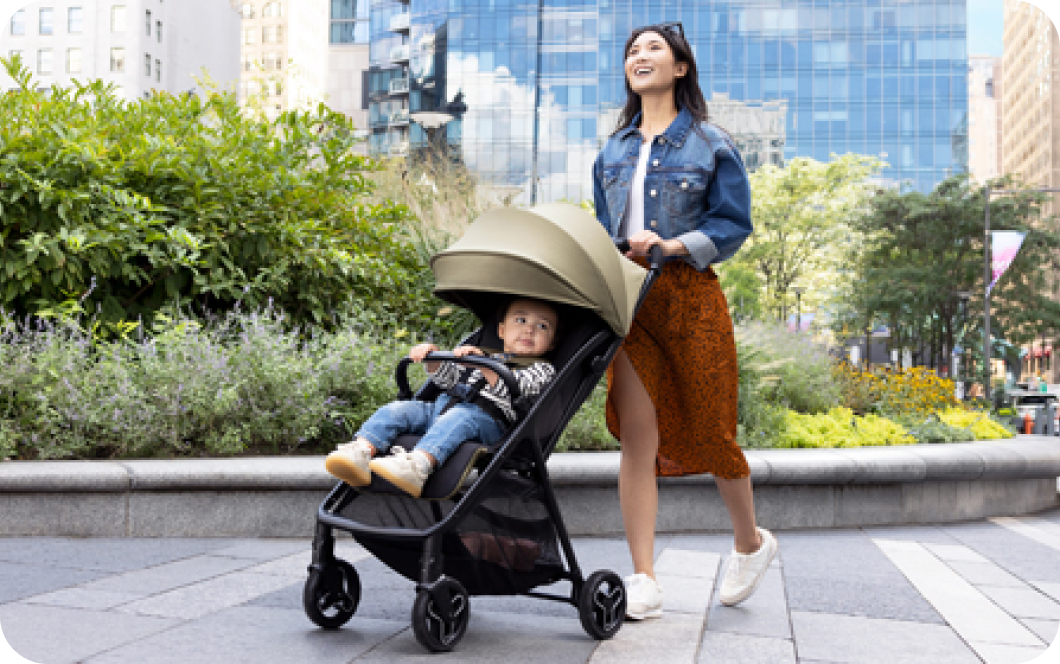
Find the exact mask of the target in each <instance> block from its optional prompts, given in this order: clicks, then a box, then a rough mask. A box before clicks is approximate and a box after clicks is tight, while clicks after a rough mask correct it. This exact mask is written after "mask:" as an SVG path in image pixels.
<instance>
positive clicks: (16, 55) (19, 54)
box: [8, 48, 25, 60]
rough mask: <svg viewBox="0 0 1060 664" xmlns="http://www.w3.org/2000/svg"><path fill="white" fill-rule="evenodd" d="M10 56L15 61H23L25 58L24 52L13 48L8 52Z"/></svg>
mask: <svg viewBox="0 0 1060 664" xmlns="http://www.w3.org/2000/svg"><path fill="white" fill-rule="evenodd" d="M8 55H10V56H11V59H12V60H14V59H15V58H18V59H20V60H21V59H22V58H23V57H25V56H24V55H23V51H22V50H21V49H17V48H13V49H11V50H10V51H8Z"/></svg>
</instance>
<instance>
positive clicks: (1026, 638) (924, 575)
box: [876, 540, 1040, 646]
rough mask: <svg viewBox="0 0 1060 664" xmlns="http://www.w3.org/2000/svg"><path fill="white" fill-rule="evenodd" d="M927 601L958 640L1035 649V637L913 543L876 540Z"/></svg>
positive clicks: (939, 561)
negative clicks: (944, 620)
mask: <svg viewBox="0 0 1060 664" xmlns="http://www.w3.org/2000/svg"><path fill="white" fill-rule="evenodd" d="M876 544H877V545H878V546H879V547H880V549H881V550H882V551H883V552H884V553H886V554H887V557H888V558H890V559H891V562H893V563H894V564H895V565H896V566H897V567H898V568H899V569H901V570H902V573H903V574H905V575H906V576H907V577H908V578H909V580H910V582H912V584H913V585H914V586H915V587H916V588H917V590H918V591H920V594H921V595H923V596H924V598H925V599H927V601H929V602H931V604H932V606H934V607H935V609H936V610H937V611H938V612H939V613H940V614H941V615H942V617H943V618H945V619H946V622H948V623H949V624H950V626H951V627H952V628H953V630H954V631H956V632H957V634H959V635H960V636H961V638H963V639H965V640H968V641H971V640H972V639H975V640H976V641H978V642H980V643H999V644H1003V645H1014V646H1037V645H1039V643H1040V642H1039V641H1038V638H1037V637H1036V636H1035V635H1034V634H1032V633H1031V632H1030V631H1029V630H1028V629H1027V628H1026V627H1024V626H1023V625H1022V624H1020V623H1019V621H1017V620H1016V619H1015V618H1013V617H1012V616H1010V615H1009V614H1008V613H1006V612H1005V611H1004V610H1002V609H1001V608H999V607H998V606H997V605H996V604H995V603H994V602H992V601H991V600H990V599H989V598H988V597H987V596H986V595H984V594H983V593H982V590H983V589H985V587H984V588H981V589H977V588H976V587H975V586H973V585H972V584H970V583H968V582H967V581H965V580H964V579H963V578H962V577H961V576H960V575H958V574H957V573H956V572H954V571H953V570H951V569H950V568H949V567H947V566H946V563H944V562H942V561H941V560H939V559H938V558H936V557H935V556H934V555H933V554H932V553H931V552H930V551H928V550H927V549H926V548H924V547H922V546H921V545H919V544H916V543H909V542H889V541H887V540H876Z"/></svg>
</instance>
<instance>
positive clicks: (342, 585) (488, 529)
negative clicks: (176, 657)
mask: <svg viewBox="0 0 1060 664" xmlns="http://www.w3.org/2000/svg"><path fill="white" fill-rule="evenodd" d="M653 249H657V247H653ZM661 263H662V257H661V252H658V251H653V253H652V255H651V257H650V266H651V267H650V269H649V270H648V271H645V270H644V269H642V268H641V267H640V266H638V265H636V264H635V263H633V262H632V261H629V260H627V259H626V258H625V257H623V256H622V255H621V254H620V253H619V251H617V250H616V247H615V245H614V244H613V242H612V241H611V239H610V238H609V237H608V235H607V233H606V232H605V231H604V230H603V228H602V227H601V226H600V224H599V222H598V221H597V220H596V219H595V218H594V217H593V216H592V215H591V214H589V213H587V212H585V211H584V210H581V209H580V208H577V207H575V206H572V205H567V204H548V205H541V206H537V207H535V208H532V209H530V210H526V211H523V210H515V209H510V208H509V209H502V210H495V211H492V212H489V213H486V214H484V215H482V216H481V217H480V218H479V219H477V220H476V221H475V222H474V223H473V224H472V225H471V226H470V227H469V228H468V230H467V232H466V233H465V235H464V236H463V237H462V238H461V239H460V240H459V241H457V242H456V243H455V244H454V245H453V246H451V247H450V248H448V249H446V250H445V251H442V252H440V253H439V254H437V255H435V256H434V257H433V258H432V259H431V269H432V270H433V271H434V274H435V278H436V287H435V294H436V295H437V296H439V297H440V298H442V299H444V300H446V301H448V302H451V303H453V304H456V305H458V306H461V307H465V308H467V309H469V310H471V311H472V312H473V313H475V314H476V316H477V317H478V319H479V320H480V321H481V323H482V326H481V327H480V328H479V329H478V330H477V331H476V332H474V333H472V334H471V335H469V336H468V337H467V339H465V340H464V342H463V343H465V344H473V345H477V346H480V347H495V348H500V347H501V344H500V342H499V340H498V339H497V337H496V330H497V323H498V322H499V317H500V316H501V315H502V314H500V313H498V312H499V311H500V309H501V304H502V303H503V302H505V301H507V300H508V299H509V298H510V297H512V296H513V295H520V296H526V297H535V298H539V299H543V300H548V301H550V302H553V303H555V304H557V305H559V306H560V307H561V308H562V310H561V311H560V317H561V319H562V320H563V326H564V332H563V333H562V334H561V335H560V338H559V339H558V342H557V344H556V346H555V348H553V350H552V351H551V352H550V353H549V355H548V358H549V359H550V360H551V361H552V363H553V365H554V366H555V367H556V370H557V373H556V377H555V378H554V379H553V380H552V381H551V382H550V383H549V384H548V385H547V386H546V387H545V389H544V391H543V392H542V393H541V394H540V395H539V396H538V397H537V398H536V399H534V400H532V401H531V400H529V399H527V398H524V397H520V396H519V386H518V384H517V383H516V381H515V379H514V377H513V376H512V373H511V372H510V371H509V370H508V368H507V367H506V366H505V365H504V364H502V363H500V362H498V361H496V360H494V359H491V358H487V357H481V356H465V357H462V358H459V359H458V358H455V356H453V355H452V353H431V354H429V355H428V358H427V359H429V360H453V361H456V362H458V363H459V364H461V365H463V366H466V367H467V366H469V367H483V368H488V369H491V370H493V371H494V372H496V373H497V374H498V376H499V378H500V379H501V380H503V381H505V383H506V385H507V387H508V390H509V393H510V394H511V395H512V403H513V407H514V409H515V411H516V413H517V415H518V418H517V420H516V422H515V423H514V424H512V425H511V427H510V428H509V429H508V431H507V433H506V434H505V436H504V437H503V438H502V439H501V441H500V442H499V443H498V444H497V445H495V446H493V447H487V446H485V445H482V444H480V443H478V442H477V441H465V442H464V443H463V444H462V445H461V446H460V447H459V448H458V449H457V451H456V452H455V453H454V454H453V455H452V456H451V457H450V458H449V459H448V460H447V461H446V462H445V463H444V464H443V465H442V466H441V467H440V468H438V469H437V470H436V471H435V472H434V473H432V474H431V476H430V477H429V479H428V480H427V482H426V484H425V485H424V488H423V492H422V495H421V497H420V498H412V497H410V496H409V495H407V494H405V493H403V492H401V491H400V490H398V489H396V488H395V487H393V486H391V485H389V484H388V483H387V482H386V481H385V480H383V479H382V478H379V477H373V479H372V483H371V484H370V485H369V486H367V487H362V488H361V489H360V490H358V489H354V488H353V487H351V486H349V485H347V484H346V483H344V482H339V483H338V485H337V486H336V487H335V488H334V489H333V490H332V491H331V492H330V493H329V494H328V496H327V497H326V498H325V499H324V501H323V503H321V505H320V507H319V508H318V510H317V520H316V531H315V536H314V540H313V562H312V564H311V565H310V567H309V578H308V580H307V581H306V584H305V590H304V593H303V606H304V608H305V611H306V614H307V616H308V617H309V619H310V620H312V621H313V622H314V623H316V624H317V625H319V626H320V627H324V628H329V629H335V628H338V627H341V626H342V625H344V624H345V623H346V622H347V621H348V620H349V619H350V618H351V617H352V616H353V615H354V613H355V612H356V611H357V606H358V604H359V603H360V599H361V585H360V580H359V577H358V575H357V571H356V570H355V569H354V568H353V566H352V565H350V564H349V563H348V562H346V561H344V560H341V559H338V558H336V557H335V553H334V546H335V535H334V530H335V529H336V528H337V529H340V530H344V531H347V532H349V533H350V534H351V535H352V536H353V537H354V539H355V540H356V541H357V542H359V543H360V544H361V545H362V546H363V547H364V548H365V549H367V550H368V551H369V552H371V553H372V554H374V555H375V556H376V557H377V558H378V559H379V560H380V561H382V562H383V563H385V564H386V565H387V566H389V567H390V568H391V569H393V570H394V571H396V572H397V573H399V574H401V575H402V576H405V577H406V578H408V579H411V580H413V581H416V582H417V585H416V599H415V602H414V604H413V608H412V628H413V633H414V634H415V636H416V639H417V640H418V641H419V642H420V644H421V645H422V646H424V647H425V648H426V649H427V650H429V651H449V650H452V649H453V648H454V647H455V646H456V644H457V643H458V642H459V641H460V639H461V638H462V637H463V636H464V634H465V632H466V630H467V625H468V618H469V615H470V612H469V611H470V610H469V601H468V598H469V596H470V595H527V596H532V597H538V598H542V599H549V600H557V601H561V602H568V603H570V604H573V605H574V606H575V607H577V610H578V615H579V617H580V619H581V623H582V626H583V627H584V629H585V631H586V632H587V633H588V634H589V636H591V637H592V638H594V639H608V638H611V637H612V636H614V634H615V633H616V632H617V631H618V630H619V628H620V627H621V626H622V622H623V620H624V618H625V611H626V593H625V588H624V586H623V582H622V579H621V578H620V577H619V576H618V575H617V574H615V573H614V572H612V571H610V570H601V571H597V572H594V573H592V574H590V575H589V576H588V577H584V576H583V574H582V571H581V569H580V568H579V566H578V562H577V558H576V556H575V553H574V549H573V547H572V545H571V541H570V537H569V536H568V534H567V530H566V527H565V525H564V522H563V518H562V516H561V515H560V511H559V507H558V505H557V502H556V497H555V493H554V492H553V490H552V486H551V484H550V482H549V479H548V470H547V467H546V465H545V461H546V459H548V457H549V456H550V455H551V453H552V451H553V449H554V448H555V446H556V443H557V442H558V441H559V438H560V435H561V434H562V432H563V429H564V427H565V426H566V425H567V423H568V422H569V421H570V419H571V418H572V417H573V416H574V414H575V413H576V412H577V410H578V408H579V407H580V406H581V404H582V402H583V401H584V400H585V399H586V398H588V396H589V394H590V393H591V392H592V390H593V388H594V387H595V386H596V384H597V382H598V381H599V380H600V378H601V376H603V374H604V372H605V371H606V369H607V366H608V365H609V364H610V362H611V360H612V358H613V357H614V355H615V353H616V352H617V350H618V348H619V346H620V345H621V343H622V339H623V337H624V336H625V334H627V333H628V331H629V328H630V325H631V324H632V320H633V316H634V313H635V312H636V309H637V307H638V306H639V304H640V303H641V302H642V301H643V298H644V296H645V295H646V294H647V292H648V290H649V289H650V288H651V285H652V283H653V282H654V281H655V279H656V278H657V277H658V274H659V271H660V269H661ZM483 282H485V283H483ZM410 362H411V360H409V359H408V358H405V359H403V360H402V361H401V362H400V363H399V364H398V367H397V369H396V372H395V381H396V382H397V385H398V389H399V395H398V398H400V399H411V398H416V399H422V400H433V399H435V398H437V397H438V395H439V394H440V391H439V388H438V387H437V386H435V385H434V383H433V382H432V381H430V380H428V381H426V382H425V383H424V384H423V385H422V386H421V387H420V388H419V389H418V391H416V392H415V393H413V391H412V389H411V388H410V386H409V379H408V375H407V370H408V366H409V364H410ZM458 387H462V386H458ZM450 394H451V395H452V394H453V392H450ZM454 396H456V397H458V398H459V397H461V396H463V397H465V398H466V397H467V395H466V394H463V395H461V394H456V395H454ZM417 440H418V437H417V436H402V437H399V438H398V440H397V441H395V445H400V446H402V447H403V448H405V449H412V448H413V447H415V444H416V441H417ZM562 580H566V581H569V582H570V583H571V589H570V594H569V595H566V596H564V595H559V594H551V593H545V592H538V591H535V588H538V587H540V586H547V585H550V584H553V583H555V582H557V581H562Z"/></svg>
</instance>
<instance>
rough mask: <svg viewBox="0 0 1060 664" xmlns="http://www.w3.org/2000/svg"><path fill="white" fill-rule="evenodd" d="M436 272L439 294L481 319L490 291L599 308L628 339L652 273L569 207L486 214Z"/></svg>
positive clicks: (440, 259) (441, 258)
mask: <svg viewBox="0 0 1060 664" xmlns="http://www.w3.org/2000/svg"><path fill="white" fill-rule="evenodd" d="M431 269H432V270H433V271H434V277H435V281H436V285H435V288H434V292H435V294H436V295H437V296H438V297H440V298H442V299H443V300H446V301H448V302H452V303H454V304H458V305H460V306H462V307H467V308H469V309H471V310H473V311H475V313H476V314H478V315H479V317H480V318H482V317H483V311H484V308H485V306H486V305H485V304H484V303H485V302H488V301H490V298H489V294H509V295H522V296H526V297H534V298H538V299H542V300H549V301H551V302H558V303H561V304H567V305H571V306H575V307H581V308H583V309H588V310H590V311H593V312H595V313H596V314H597V315H598V316H600V318H601V319H603V320H604V321H605V322H606V323H607V324H608V325H609V326H610V327H611V329H613V330H614V331H615V333H616V334H619V335H622V336H626V335H627V334H629V329H630V325H631V324H632V323H633V314H634V313H635V311H634V309H635V307H636V304H637V296H638V295H639V293H640V288H641V285H642V284H643V283H644V279H645V277H646V276H647V272H646V271H645V270H644V269H643V268H642V267H640V266H639V265H637V264H636V263H634V262H633V261H631V260H629V259H627V258H626V257H625V256H623V255H622V254H620V253H619V252H618V251H617V250H616V249H615V246H614V243H613V242H612V241H611V238H610V236H608V234H607V231H605V230H604V228H603V226H601V225H600V222H599V221H597V220H596V218H595V217H593V215H592V214H590V213H589V212H586V211H585V210H583V209H581V208H579V207H576V206H574V205H570V204H567V203H549V204H546V205H538V206H536V207H532V208H530V209H529V210H519V209H515V208H502V209H498V210H492V211H490V212H487V213H485V214H483V215H482V216H481V217H479V218H478V219H476V220H475V221H474V222H473V223H472V224H471V225H470V226H469V227H468V229H467V232H466V233H464V236H463V237H462V238H460V239H459V240H457V241H456V243H454V244H453V245H452V246H451V247H449V248H448V249H446V250H444V251H442V252H439V253H438V254H435V255H434V256H433V257H432V258H431ZM482 294H486V295H485V297H483V296H482Z"/></svg>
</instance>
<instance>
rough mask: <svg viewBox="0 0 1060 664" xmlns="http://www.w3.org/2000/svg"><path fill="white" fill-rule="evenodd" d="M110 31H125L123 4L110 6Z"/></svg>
mask: <svg viewBox="0 0 1060 664" xmlns="http://www.w3.org/2000/svg"><path fill="white" fill-rule="evenodd" d="M110 31H111V32H125V5H114V6H113V7H111V8H110Z"/></svg>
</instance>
